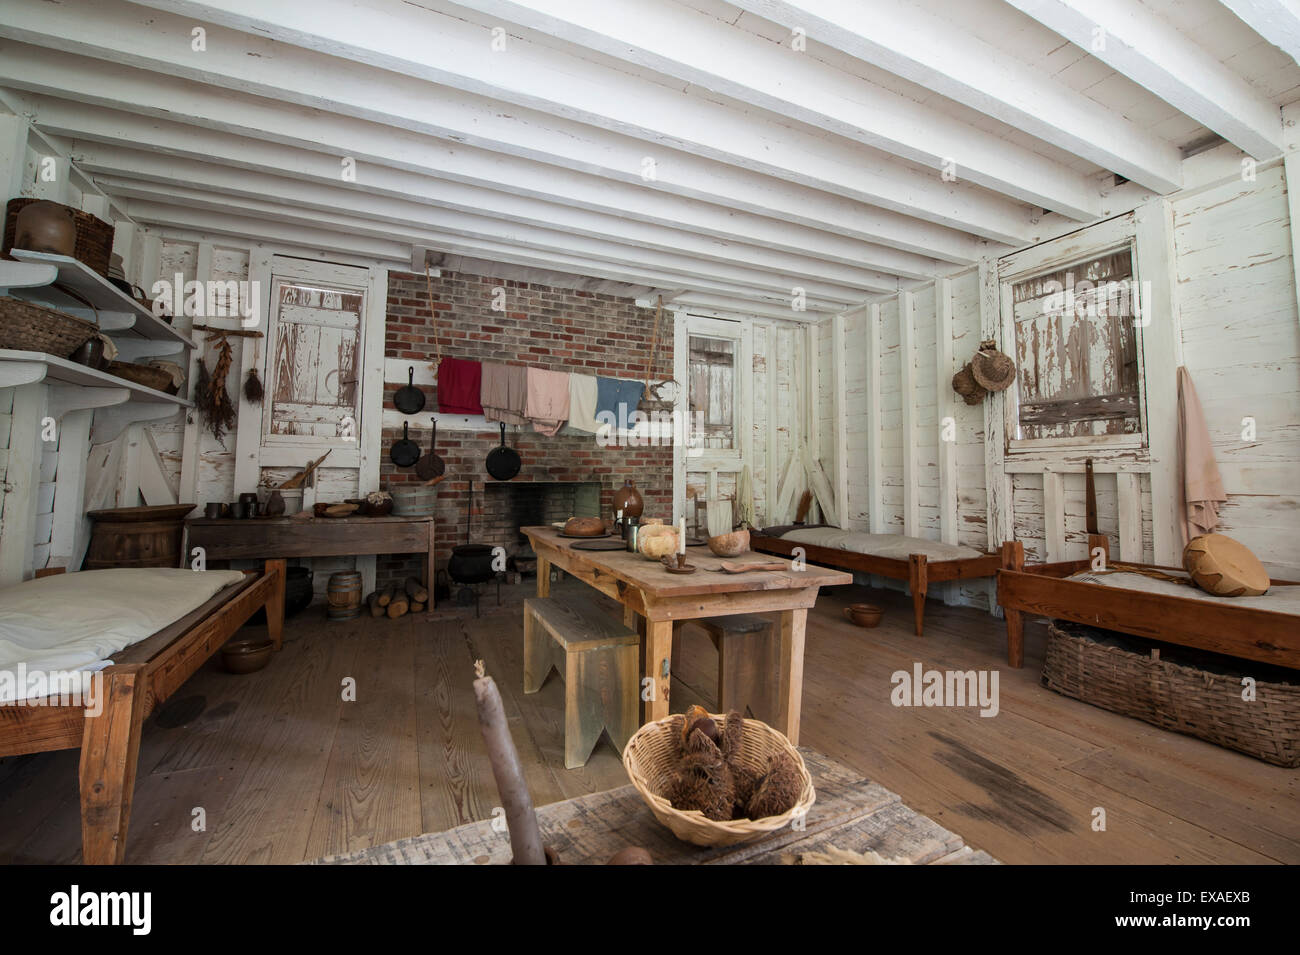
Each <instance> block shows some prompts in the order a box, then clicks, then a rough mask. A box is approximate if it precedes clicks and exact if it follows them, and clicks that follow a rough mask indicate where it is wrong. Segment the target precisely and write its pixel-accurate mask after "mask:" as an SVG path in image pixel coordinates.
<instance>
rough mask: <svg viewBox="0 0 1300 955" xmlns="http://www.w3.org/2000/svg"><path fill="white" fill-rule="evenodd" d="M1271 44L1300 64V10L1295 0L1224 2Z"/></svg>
mask: <svg viewBox="0 0 1300 955" xmlns="http://www.w3.org/2000/svg"><path fill="white" fill-rule="evenodd" d="M1220 2H1221V3H1222V4H1223V5H1224V6H1225V7H1227V8H1228V9H1229V10H1231V11H1232V12H1233V13H1235V14H1236V15H1237V17H1238V18H1239V19H1240V20H1241V21H1242V22H1243V23H1245V24H1246V26H1248V27H1250V28H1251V29H1252V30H1254V31H1255V32H1256V33H1258V34H1259V35H1260V36H1262V37H1263V38H1264V39H1265V40H1267V41H1268V42H1269V43H1272V44H1273V45H1274V46H1275V47H1277V48H1278V49H1279V50H1281V51H1282V52H1283V53H1285V54H1286V55H1287V56H1289V57H1291V59H1293V60H1295V61H1296V62H1300V6H1297V4H1296V3H1295V0H1220Z"/></svg>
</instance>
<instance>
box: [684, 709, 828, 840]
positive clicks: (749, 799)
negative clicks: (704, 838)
mask: <svg viewBox="0 0 1300 955" xmlns="http://www.w3.org/2000/svg"><path fill="white" fill-rule="evenodd" d="M681 727H682V729H681V735H680V736H679V737H678V743H679V746H680V749H679V757H678V759H679V762H678V768H677V772H676V773H675V774H674V775H673V777H672V779H670V780H669V783H668V787H667V789H666V790H665V792H664V795H665V796H666V797H667V798H668V801H669V802H671V803H672V804H673V808H675V809H681V810H683V811H690V810H692V809H695V810H698V811H699V812H701V813H703V814H704V816H705V818H708V819H712V820H714V821H715V822H726V821H728V820H731V819H762V818H764V817H765V816H779V815H781V814H782V813H784V812H787V811H788V810H789V809H790V808H791V807H792V806H793V805H794V804H795V803H796V802H798V801H799V794H800V792H801V791H802V788H803V778H802V776H801V775H800V773H799V767H798V765H797V764H796V763H795V761H794V760H793V759H792V758H791V757H790V755H789V754H787V753H780V754H778V755H775V756H773V757H771V759H769V760H768V763H767V765H766V766H765V767H764V768H763V770H762V771H761V772H755V771H754V770H753V769H752V768H750V767H749V766H747V765H746V764H745V762H744V761H743V760H742V759H741V757H740V753H741V747H742V744H743V742H744V739H745V720H744V717H742V716H741V715H740V714H739V713H735V712H732V713H728V714H727V718H726V721H725V722H724V724H723V726H722V728H721V729H719V727H718V725H717V722H716V721H715V720H714V719H713V718H712V717H711V716H709V714H708V713H707V712H706V711H705V709H704V708H703V707H701V706H692V707H690V708H689V709H688V710H687V711H686V715H685V716H684V717H683V719H682V723H681Z"/></svg>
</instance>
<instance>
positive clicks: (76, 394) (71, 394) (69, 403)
mask: <svg viewBox="0 0 1300 955" xmlns="http://www.w3.org/2000/svg"><path fill="white" fill-rule="evenodd" d="M130 397H131V392H130V391H128V390H127V389H126V388H87V387H86V386H85V385H60V384H54V383H51V384H50V391H49V397H48V398H46V402H45V411H46V414H48V415H49V416H50V417H51V418H53V419H54V420H55V421H59V420H61V419H62V418H63V416H64V415H65V414H67V413H68V412H69V411H85V410H87V409H91V408H110V407H112V406H113V405H120V404H124V403H125V402H126V401H128V400H129V399H130Z"/></svg>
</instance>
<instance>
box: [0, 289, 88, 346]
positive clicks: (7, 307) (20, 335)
mask: <svg viewBox="0 0 1300 955" xmlns="http://www.w3.org/2000/svg"><path fill="white" fill-rule="evenodd" d="M98 331H99V326H98V325H96V324H95V323H94V322H88V321H86V320H85V319H84V318H77V316H75V315H68V314H67V313H65V312H60V311H59V310H58V309H55V308H49V307H47V306H45V305H37V304H36V303H35V302H25V301H23V300H22V299H20V298H13V297H12V296H9V295H0V348H12V349H14V350H16V351H38V352H44V353H45V354H47V355H53V356H54V357H55V358H67V357H68V356H69V355H71V354H72V353H73V352H74V351H76V350H77V349H78V348H80V347H81V346H82V345H84V344H86V342H88V341H90V340H91V339H92V338H94V337H95V333H96V332H98Z"/></svg>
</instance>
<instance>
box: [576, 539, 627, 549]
mask: <svg viewBox="0 0 1300 955" xmlns="http://www.w3.org/2000/svg"><path fill="white" fill-rule="evenodd" d="M569 550H608V551H615V550H627V545H626V544H624V543H623V542H622V541H621V540H616V541H612V540H602V539H601V538H599V537H596V538H591V537H589V538H587V540H586V542H585V543H582V544H570V545H569Z"/></svg>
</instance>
